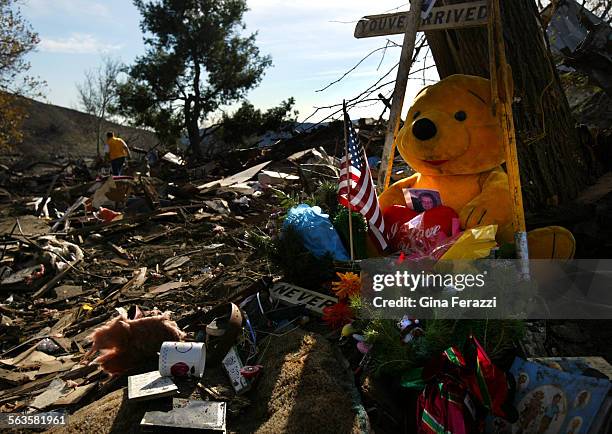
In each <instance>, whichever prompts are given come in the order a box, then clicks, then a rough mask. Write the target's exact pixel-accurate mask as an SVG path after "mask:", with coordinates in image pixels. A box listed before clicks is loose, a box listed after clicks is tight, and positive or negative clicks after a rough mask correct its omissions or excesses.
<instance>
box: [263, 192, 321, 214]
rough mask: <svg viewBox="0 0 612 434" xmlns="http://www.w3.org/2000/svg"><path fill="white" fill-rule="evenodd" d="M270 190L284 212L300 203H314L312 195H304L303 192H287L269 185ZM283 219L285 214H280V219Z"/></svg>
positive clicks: (311, 204) (313, 204) (312, 204)
mask: <svg viewBox="0 0 612 434" xmlns="http://www.w3.org/2000/svg"><path fill="white" fill-rule="evenodd" d="M270 190H271V191H272V193H273V194H274V196H275V197H276V199H277V200H278V202H279V205H280V206H281V208H283V209H284V210H285V214H286V211H289V210H290V209H291V208H293V207H296V206H298V205H300V204H302V203H304V204H306V205H310V206H315V205H316V204H315V199H314V198H313V197H312V196H306V195H304V194H299V193H289V194H287V193H285V192H284V191H282V190H279V189H277V188H272V187H270ZM284 219H285V215H283V216H282V218H281V220H284Z"/></svg>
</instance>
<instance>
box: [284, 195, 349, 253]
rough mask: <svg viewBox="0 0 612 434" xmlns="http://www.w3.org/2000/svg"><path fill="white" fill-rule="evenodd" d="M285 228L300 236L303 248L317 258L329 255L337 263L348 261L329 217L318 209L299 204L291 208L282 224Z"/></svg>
mask: <svg viewBox="0 0 612 434" xmlns="http://www.w3.org/2000/svg"><path fill="white" fill-rule="evenodd" d="M287 226H292V227H293V228H294V229H295V230H296V231H297V232H298V233H299V234H300V235H301V236H302V239H303V240H304V247H306V248H307V249H308V250H309V251H310V253H312V254H313V255H314V256H316V257H317V258H320V257H321V256H324V255H325V254H326V253H329V254H331V255H332V257H333V258H334V259H335V260H337V261H348V260H349V259H350V258H349V256H348V254H347V253H346V249H345V248H344V245H343V244H342V240H340V236H339V235H338V233H337V232H336V229H335V228H334V226H333V225H332V223H331V221H330V220H329V216H328V215H327V214H323V213H322V212H321V208H320V207H318V206H313V207H311V206H310V205H306V204H300V205H298V206H295V207H293V208H291V209H290V210H289V212H288V213H287V217H286V218H285V221H284V223H283V228H286V227H287Z"/></svg>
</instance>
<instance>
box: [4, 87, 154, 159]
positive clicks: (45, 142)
mask: <svg viewBox="0 0 612 434" xmlns="http://www.w3.org/2000/svg"><path fill="white" fill-rule="evenodd" d="M22 102H23V103H24V104H25V107H26V110H27V113H28V118H27V120H26V121H25V122H24V125H23V129H24V140H23V143H21V144H19V145H18V146H17V147H15V149H13V150H12V153H15V154H19V155H20V156H24V157H28V158H34V159H39V158H40V159H43V158H45V159H46V158H49V157H54V156H70V157H73V158H77V157H87V156H95V155H96V140H95V125H96V123H95V118H94V117H93V116H90V115H88V114H86V113H82V112H79V111H77V110H72V109H68V108H65V107H59V106H56V105H52V104H45V103H42V102H39V101H34V100H32V99H27V98H23V99H22ZM107 130H112V131H114V132H115V133H116V134H118V135H119V136H120V137H122V138H123V139H124V140H125V141H126V142H127V143H128V145H130V146H137V147H140V148H144V149H148V148H150V147H153V146H155V145H156V144H157V138H156V136H155V134H153V133H151V132H149V131H145V130H142V129H138V128H131V127H126V126H122V125H119V124H115V123H107V124H106V125H104V126H103V131H107Z"/></svg>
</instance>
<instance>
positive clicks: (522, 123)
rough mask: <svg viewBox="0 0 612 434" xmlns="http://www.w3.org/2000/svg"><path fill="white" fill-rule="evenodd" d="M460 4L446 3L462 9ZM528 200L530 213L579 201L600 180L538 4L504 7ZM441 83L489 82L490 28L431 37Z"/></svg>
mask: <svg viewBox="0 0 612 434" xmlns="http://www.w3.org/2000/svg"><path fill="white" fill-rule="evenodd" d="M459 2H460V1H457V0H450V1H448V0H447V1H446V3H459ZM500 7H501V16H502V22H503V29H504V39H505V45H506V56H507V58H508V62H509V63H510V66H511V67H512V75H513V78H514V97H515V102H514V104H513V114H514V126H515V131H516V139H517V148H518V156H519V165H520V171H521V184H522V189H523V200H524V203H525V208H526V209H527V210H536V209H537V208H541V207H542V205H544V204H549V205H555V204H557V203H558V202H562V201H567V200H570V199H573V198H575V197H576V196H577V195H578V193H579V192H580V191H581V190H582V189H583V188H584V187H585V186H586V185H587V184H588V183H590V182H593V181H594V178H595V176H596V174H597V167H596V166H597V164H596V162H595V160H594V158H593V156H592V153H591V151H590V150H589V149H588V148H587V147H586V146H584V145H583V144H582V143H581V142H580V138H579V135H578V132H577V130H576V128H575V120H574V119H573V117H572V114H571V111H570V108H569V105H568V103H567V99H566V97H565V93H564V92H563V89H562V87H561V82H560V80H559V76H558V74H557V70H556V69H555V67H554V64H553V62H552V57H551V55H550V50H549V48H548V45H547V43H546V40H545V39H544V38H545V36H544V33H543V31H542V28H541V26H540V22H539V17H538V9H537V6H536V3H535V0H512V1H503V0H501V1H500ZM426 35H427V40H428V42H429V45H430V47H431V51H432V54H433V57H434V60H435V62H436V66H437V69H438V73H439V75H440V78H444V77H447V76H449V75H451V74H471V75H478V76H482V77H487V78H488V77H489V61H488V51H487V50H488V49H487V30H486V27H479V28H468V29H457V30H446V31H431V32H426Z"/></svg>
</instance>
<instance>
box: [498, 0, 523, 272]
mask: <svg viewBox="0 0 612 434" xmlns="http://www.w3.org/2000/svg"><path fill="white" fill-rule="evenodd" d="M489 4H490V7H489V16H490V21H489V43H491V42H492V41H494V42H495V48H494V50H491V47H489V53H490V54H491V52H493V58H492V59H490V69H491V71H490V73H491V82H492V86H493V85H495V87H493V88H492V89H491V90H492V92H493V95H494V98H493V103H494V106H493V107H492V109H493V110H497V109H499V110H497V111H498V113H499V117H498V118H499V122H500V125H501V129H502V140H503V144H504V149H505V152H506V170H507V171H508V183H509V184H510V197H511V199H512V226H513V229H514V242H515V245H516V253H517V256H518V259H519V260H520V267H521V270H520V272H521V274H522V275H523V277H524V278H528V277H529V249H528V246H527V228H526V225H525V212H524V209H523V195H522V192H521V176H520V170H519V163H518V153H517V150H516V136H515V132H514V118H513V116H512V98H513V97H512V72H511V70H510V66H509V65H508V63H507V61H506V51H505V46H504V36H503V31H502V22H501V14H500V9H499V0H491V1H490V2H489ZM495 56H497V60H498V63H497V62H496V61H495V60H496V57H495ZM497 64H499V70H498V69H497ZM500 89H501V90H502V92H500ZM495 104H499V107H496V106H495ZM494 113H495V111H494Z"/></svg>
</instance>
